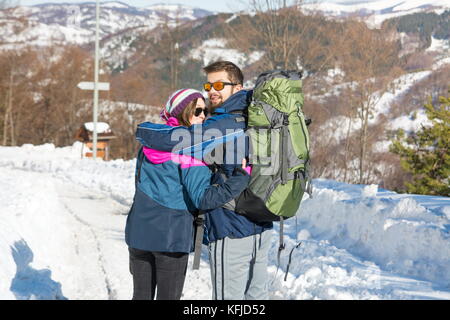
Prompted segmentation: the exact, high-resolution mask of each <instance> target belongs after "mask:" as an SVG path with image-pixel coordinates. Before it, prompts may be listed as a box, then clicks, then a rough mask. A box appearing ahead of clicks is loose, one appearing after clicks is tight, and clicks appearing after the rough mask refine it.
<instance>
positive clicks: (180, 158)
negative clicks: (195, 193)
mask: <svg viewBox="0 0 450 320" xmlns="http://www.w3.org/2000/svg"><path fill="white" fill-rule="evenodd" d="M166 124H167V125H168V126H171V127H178V126H179V125H180V123H179V122H178V120H177V119H176V118H174V117H170V118H169V120H167V122H166ZM144 154H145V156H146V157H147V159H148V160H149V161H150V162H152V163H154V164H161V163H164V162H167V161H170V160H172V161H173V162H175V163H179V164H181V168H182V169H185V168H190V167H198V166H207V164H206V163H205V162H203V161H200V160H198V159H196V158H194V157H191V156H185V155H180V154H176V153H172V152H167V151H160V150H155V149H150V148H147V147H144Z"/></svg>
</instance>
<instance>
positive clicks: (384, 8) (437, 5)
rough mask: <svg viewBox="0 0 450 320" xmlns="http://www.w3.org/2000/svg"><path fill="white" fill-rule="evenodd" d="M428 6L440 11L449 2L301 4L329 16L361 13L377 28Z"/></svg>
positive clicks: (398, 0)
mask: <svg viewBox="0 0 450 320" xmlns="http://www.w3.org/2000/svg"><path fill="white" fill-rule="evenodd" d="M428 7H433V8H434V9H433V11H435V12H437V11H439V12H441V11H442V10H443V8H444V9H445V8H450V2H449V1H448V0H408V1H404V0H395V1H393V0H375V1H369V2H367V1H360V2H358V3H332V2H328V1H319V2H312V3H306V4H304V5H302V8H303V9H304V10H306V11H322V12H324V13H325V14H327V15H331V16H348V15H351V14H354V13H358V14H362V15H363V16H365V21H366V23H367V25H368V26H369V27H370V28H379V27H380V26H381V24H382V22H383V21H384V20H386V19H390V18H395V17H399V16H402V15H406V14H412V13H416V12H420V11H423V10H424V8H428Z"/></svg>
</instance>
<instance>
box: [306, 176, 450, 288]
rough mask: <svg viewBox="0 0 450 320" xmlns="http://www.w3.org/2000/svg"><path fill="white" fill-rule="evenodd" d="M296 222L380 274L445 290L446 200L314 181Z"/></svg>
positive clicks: (448, 271) (448, 279) (449, 281)
mask: <svg viewBox="0 0 450 320" xmlns="http://www.w3.org/2000/svg"><path fill="white" fill-rule="evenodd" d="M315 185H316V188H317V189H316V191H315V193H314V197H313V199H308V200H306V201H305V202H304V203H303V204H302V207H301V212H300V214H299V219H300V220H299V223H300V224H302V227H304V228H307V229H308V230H309V232H311V235H312V236H314V237H316V238H317V237H318V238H320V239H327V240H329V241H331V242H332V243H333V244H334V245H336V246H337V247H339V248H344V249H346V250H348V251H349V252H351V253H353V254H355V255H357V256H359V257H362V258H363V259H366V260H370V261H373V262H375V263H376V264H377V265H379V266H381V267H382V268H383V269H384V270H388V271H393V272H396V273H398V274H402V275H405V276H413V277H417V278H420V279H424V280H429V281H433V282H439V283H441V284H442V285H443V286H445V287H450V237H449V231H450V221H449V219H448V216H447V215H446V214H447V211H448V209H449V208H450V198H445V197H425V196H416V195H399V194H396V193H393V192H388V191H382V192H377V191H376V188H374V186H355V185H346V184H343V183H337V182H335V181H327V180H316V181H315Z"/></svg>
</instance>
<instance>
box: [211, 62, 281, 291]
mask: <svg viewBox="0 0 450 320" xmlns="http://www.w3.org/2000/svg"><path fill="white" fill-rule="evenodd" d="M203 70H204V71H205V73H206V75H207V82H206V83H205V84H204V89H205V90H206V91H207V92H208V98H209V101H210V108H211V111H212V112H213V113H214V112H215V111H219V108H220V109H221V110H220V112H222V113H227V112H236V111H241V112H243V113H245V110H246V108H247V107H248V100H247V99H248V94H243V91H245V90H243V81H244V77H243V75H242V72H241V70H240V69H239V68H238V67H237V66H236V65H235V64H233V63H232V62H229V61H218V62H215V63H212V64H210V65H209V66H207V67H205V68H204V69H203ZM205 218H206V223H205V225H206V235H207V238H208V242H209V243H208V249H209V260H210V266H211V281H212V287H213V299H226V300H229V299H239V300H243V299H245V300H253V299H258V300H264V299H267V298H268V288H267V285H268V284H267V260H268V257H267V256H268V251H269V247H270V243H271V229H272V227H273V225H272V223H265V224H255V223H253V222H251V221H250V220H248V219H247V218H246V217H244V216H241V215H239V214H237V213H235V212H234V211H231V210H228V209H225V208H218V209H215V210H212V211H211V212H208V213H207V214H206V215H205Z"/></svg>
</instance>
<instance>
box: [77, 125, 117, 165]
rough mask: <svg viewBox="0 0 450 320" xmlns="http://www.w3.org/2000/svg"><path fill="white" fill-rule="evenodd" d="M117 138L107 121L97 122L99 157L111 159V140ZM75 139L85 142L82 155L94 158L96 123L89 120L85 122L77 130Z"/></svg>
mask: <svg viewBox="0 0 450 320" xmlns="http://www.w3.org/2000/svg"><path fill="white" fill-rule="evenodd" d="M115 138H116V136H115V135H114V133H113V132H112V130H111V128H110V127H109V125H108V124H107V123H105V122H97V158H102V159H103V160H109V149H110V141H111V140H112V139H115ZM75 139H76V140H78V141H81V142H83V148H82V149H81V157H82V158H84V157H87V158H92V156H93V152H92V147H93V139H94V123H93V122H87V123H85V124H83V125H82V126H81V127H80V129H78V131H77V132H76V134H75Z"/></svg>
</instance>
